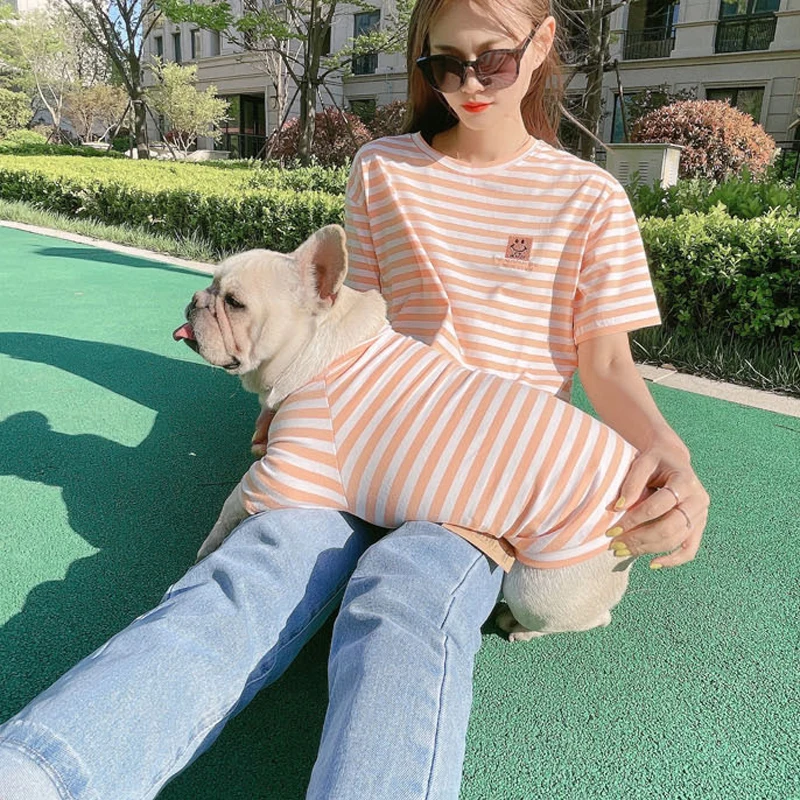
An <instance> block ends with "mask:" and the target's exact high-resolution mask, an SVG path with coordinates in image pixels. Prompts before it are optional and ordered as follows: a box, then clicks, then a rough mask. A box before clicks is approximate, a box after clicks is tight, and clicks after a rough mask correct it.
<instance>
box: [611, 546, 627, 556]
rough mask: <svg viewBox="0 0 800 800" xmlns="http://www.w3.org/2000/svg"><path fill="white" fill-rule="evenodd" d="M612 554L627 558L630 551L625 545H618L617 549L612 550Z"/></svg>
mask: <svg viewBox="0 0 800 800" xmlns="http://www.w3.org/2000/svg"><path fill="white" fill-rule="evenodd" d="M614 555H615V556H616V557H617V558H627V557H628V556H630V555H631V551H630V550H628V548H627V547H620V548H619V549H618V550H615V551H614Z"/></svg>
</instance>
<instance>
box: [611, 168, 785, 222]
mask: <svg viewBox="0 0 800 800" xmlns="http://www.w3.org/2000/svg"><path fill="white" fill-rule="evenodd" d="M627 192H628V195H629V196H630V199H631V203H632V205H633V209H634V211H635V212H636V216H637V217H639V218H642V217H677V216H678V215H679V214H682V213H683V212H684V211H699V212H704V213H705V212H708V211H710V210H711V209H712V208H715V207H716V206H718V205H720V204H722V205H723V206H725V209H726V210H727V212H728V213H729V214H730V215H731V216H732V217H737V218H739V219H754V218H755V217H761V216H763V215H764V214H766V213H768V212H769V211H771V210H773V209H784V210H785V211H786V212H787V213H792V212H795V213H797V211H798V209H800V183H796V184H794V185H792V184H788V183H783V182H780V181H754V180H752V179H751V178H750V176H749V175H747V174H745V175H743V176H742V177H741V178H730V179H729V180H727V181H724V182H723V183H717V182H716V181H713V180H709V179H707V178H690V179H687V180H681V181H678V183H677V184H675V185H674V186H670V187H668V188H666V189H663V188H662V187H661V186H659V185H658V184H654V185H652V186H646V185H644V184H637V185H631V186H629V187H628V188H627Z"/></svg>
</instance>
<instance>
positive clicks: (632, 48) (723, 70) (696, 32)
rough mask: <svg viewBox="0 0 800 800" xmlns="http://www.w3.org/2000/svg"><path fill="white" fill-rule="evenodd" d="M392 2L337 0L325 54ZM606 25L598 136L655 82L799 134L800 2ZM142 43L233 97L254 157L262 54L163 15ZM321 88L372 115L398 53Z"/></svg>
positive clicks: (668, 2) (370, 59)
mask: <svg viewBox="0 0 800 800" xmlns="http://www.w3.org/2000/svg"><path fill="white" fill-rule="evenodd" d="M236 1H237V0H234V2H236ZM239 1H240V2H244V3H247V2H248V0H239ZM391 2H392V0H377V2H376V3H375V10H373V11H364V9H363V8H362V7H359V6H354V5H349V4H346V3H341V4H339V6H338V7H337V11H336V15H335V18H334V23H333V27H332V29H331V32H330V51H331V52H335V51H336V50H338V49H339V48H340V47H342V46H343V45H345V44H346V42H347V41H348V40H349V39H350V38H352V37H353V36H354V35H355V34H356V33H358V32H360V31H364V30H368V29H369V28H370V27H372V26H378V25H381V24H382V23H383V22H384V20H385V19H386V17H387V14H388V13H390V12H391ZM279 3H280V0H276V4H279ZM611 29H612V31H613V35H612V58H615V59H617V60H618V70H617V71H611V72H608V73H607V74H606V76H605V80H604V88H603V92H604V108H605V111H606V113H605V115H604V122H603V130H602V138H603V140H604V141H608V142H614V141H621V140H622V137H623V131H622V124H621V115H620V103H619V84H620V83H621V84H622V87H623V97H625V96H627V95H630V94H633V93H636V92H637V91H639V90H641V89H645V88H653V87H657V86H662V85H666V86H667V87H668V88H669V90H670V91H673V92H674V91H678V90H680V89H693V90H694V91H695V92H696V95H697V97H698V98H701V99H704V98H705V99H724V100H727V101H728V102H731V103H732V104H733V105H735V106H736V107H738V108H741V109H742V110H745V111H747V112H748V113H750V114H751V115H752V116H753V117H754V119H756V120H757V121H758V122H760V123H761V124H762V125H763V126H764V128H765V129H766V130H767V131H768V132H769V133H770V134H771V135H772V136H773V137H774V138H775V139H776V141H778V142H788V141H790V140H792V139H800V126H798V127H796V128H794V129H790V127H789V126H790V125H791V122H792V121H793V120H794V119H795V114H794V109H795V108H797V107H798V106H800V0H682V2H680V0H678V2H674V1H673V0H632V2H630V3H629V4H628V5H626V6H623V7H621V8H619V9H618V10H617V11H616V12H614V14H613V16H612V18H611ZM147 47H148V50H149V52H150V53H152V54H154V55H160V56H162V57H163V58H165V59H167V60H175V61H180V62H195V63H197V64H198V79H199V85H200V88H202V87H203V86H204V85H208V84H211V83H213V84H214V85H216V87H217V91H218V94H219V95H220V96H223V97H226V98H228V99H230V101H231V116H232V121H231V124H230V125H229V128H228V136H227V137H226V140H225V142H224V144H223V145H222V146H224V147H225V149H231V150H232V151H233V154H234V155H236V156H254V155H256V154H257V152H258V150H259V149H260V147H261V144H263V141H264V137H265V136H267V135H268V134H269V133H270V132H271V131H272V130H274V128H275V127H276V126H277V125H278V124H279V123H280V120H279V119H278V118H277V114H276V112H275V108H274V106H275V101H274V98H273V97H272V89H271V80H270V79H269V78H268V76H267V74H266V65H265V64H264V63H263V57H262V56H260V55H258V54H255V53H247V52H242V51H241V50H240V49H239V48H237V47H236V46H234V45H232V44H230V43H228V42H226V41H224V39H223V38H222V37H220V35H219V34H213V33H211V32H209V31H203V30H199V29H197V28H194V27H192V26H191V25H190V24H181V25H175V24H172V23H170V22H169V21H165V22H164V24H163V25H162V26H161V27H160V28H158V29H157V30H156V31H154V33H153V34H152V35H151V36H150V37H149V41H148V42H147ZM617 72H618V73H619V82H618V80H617ZM583 82H584V81H583V78H582V76H578V77H576V78H575V79H574V80H573V81H572V82H571V84H570V86H569V92H570V94H573V95H574V94H580V92H581V90H582V87H583ZM328 89H329V90H330V93H329V94H328V90H326V91H325V92H324V93H322V94H321V95H320V97H319V98H318V108H322V107H324V106H328V105H332V104H333V102H334V101H335V102H336V104H338V105H340V106H341V107H344V108H349V109H352V110H354V111H356V112H357V113H359V114H369V113H370V111H371V109H373V108H375V107H378V106H381V105H385V104H387V103H389V102H391V101H392V100H397V99H404V98H405V96H406V69H405V57H404V55H403V54H401V53H392V54H387V53H377V54H374V55H369V56H363V57H361V58H359V59H357V60H356V62H355V64H354V65H353V74H352V75H349V76H347V77H346V78H342V77H341V76H340V77H338V79H336V80H335V81H330V82H329V83H328ZM292 93H293V89H292V87H289V96H290V97H291V95H292ZM290 113H291V111H290ZM295 113H296V111H295Z"/></svg>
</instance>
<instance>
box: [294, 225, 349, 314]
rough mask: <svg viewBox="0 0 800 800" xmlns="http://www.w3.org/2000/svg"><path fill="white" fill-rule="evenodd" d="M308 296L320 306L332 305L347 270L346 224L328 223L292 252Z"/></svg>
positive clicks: (328, 306)
mask: <svg viewBox="0 0 800 800" xmlns="http://www.w3.org/2000/svg"><path fill="white" fill-rule="evenodd" d="M292 257H293V258H294V260H295V263H296V264H297V268H298V271H299V274H300V280H301V282H302V284H303V287H304V289H305V290H306V291H307V293H308V296H309V297H311V298H313V299H314V301H316V303H317V304H318V306H319V307H320V308H330V307H331V306H332V305H333V303H334V302H335V301H336V295H337V293H338V292H339V289H341V288H342V283H344V276H345V275H346V274H347V250H346V248H345V234H344V228H342V227H341V225H326V226H325V227H324V228H320V229H319V230H318V231H316V232H315V233H312V234H311V236H309V237H308V239H306V241H305V242H303V244H301V245H300V247H298V248H297V250H295V251H294V253H292Z"/></svg>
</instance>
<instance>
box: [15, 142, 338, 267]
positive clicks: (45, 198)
mask: <svg viewBox="0 0 800 800" xmlns="http://www.w3.org/2000/svg"><path fill="white" fill-rule="evenodd" d="M257 173H258V171H255V174H257ZM264 182H265V183H268V180H267V179H264ZM256 184H257V179H256V178H254V171H253V170H249V171H248V170H235V169H223V170H219V169H208V168H207V167H205V166H204V165H201V164H175V163H166V162H155V161H154V162H146V161H145V162H131V161H127V160H126V161H116V160H113V161H112V160H105V161H104V160H100V159H80V158H66V157H59V158H47V157H37V156H31V157H18V156H0V197H2V198H3V199H4V200H12V201H13V200H21V201H24V202H26V203H30V204H31V205H34V206H36V207H38V208H43V209H46V210H48V211H54V212H57V213H61V214H66V215H75V216H80V217H90V218H92V219H95V220H97V221H99V222H104V223H107V224H109V225H119V224H124V225H129V226H139V227H145V228H148V229H150V230H153V231H155V232H157V233H163V234H166V235H169V236H175V237H178V236H180V237H186V236H192V235H194V236H200V237H202V238H203V239H205V240H206V241H207V242H208V243H209V244H210V245H211V246H212V247H213V248H214V249H215V250H217V251H218V252H219V253H220V254H224V253H230V252H235V251H237V250H246V249H248V248H252V247H266V248H269V249H275V250H292V249H294V248H295V247H297V245H299V244H300V243H301V242H302V241H303V240H304V239H305V238H306V236H307V234H308V232H309V231H311V230H314V229H315V228H318V227H321V226H323V225H327V224H330V223H332V222H341V221H342V217H343V214H344V197H343V196H342V195H338V194H329V193H326V192H319V191H294V190H290V189H287V188H254V185H256Z"/></svg>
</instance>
